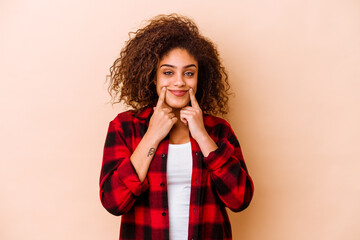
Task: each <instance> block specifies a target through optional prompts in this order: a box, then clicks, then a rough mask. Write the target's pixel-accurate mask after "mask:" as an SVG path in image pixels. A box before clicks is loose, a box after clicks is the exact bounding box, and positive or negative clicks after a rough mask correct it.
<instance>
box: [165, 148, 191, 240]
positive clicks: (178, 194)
mask: <svg viewBox="0 0 360 240" xmlns="http://www.w3.org/2000/svg"><path fill="white" fill-rule="evenodd" d="M166 174H167V187H168V205H169V221H170V223H169V224H170V226H169V233H170V240H184V239H187V237H188V230H189V229H188V228H189V205H190V190H191V175H192V155H191V144H190V142H188V143H185V144H169V151H168V158H167V170H166Z"/></svg>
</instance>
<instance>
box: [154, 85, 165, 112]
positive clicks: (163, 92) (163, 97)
mask: <svg viewBox="0 0 360 240" xmlns="http://www.w3.org/2000/svg"><path fill="white" fill-rule="evenodd" d="M165 93H166V87H163V88H162V89H161V92H160V95H159V99H158V101H157V104H156V107H160V106H161V105H162V104H163V103H164V100H165Z"/></svg>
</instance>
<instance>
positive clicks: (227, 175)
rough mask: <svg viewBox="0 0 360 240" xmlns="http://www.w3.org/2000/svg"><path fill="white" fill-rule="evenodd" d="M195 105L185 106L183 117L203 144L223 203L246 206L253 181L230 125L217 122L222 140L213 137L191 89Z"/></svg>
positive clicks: (234, 207)
mask: <svg viewBox="0 0 360 240" xmlns="http://www.w3.org/2000/svg"><path fill="white" fill-rule="evenodd" d="M190 100H191V106H187V107H185V108H183V109H182V110H181V112H180V120H181V121H182V122H184V123H185V124H187V125H188V126H189V130H190V133H191V135H192V137H193V138H194V139H195V140H196V142H197V143H198V144H199V147H200V150H201V152H202V154H203V156H204V163H205V165H206V167H207V168H208V170H209V173H210V177H211V180H212V183H213V185H214V186H215V189H216V191H217V193H218V195H219V198H220V199H221V200H222V201H223V203H224V204H225V205H226V206H227V207H228V208H230V209H231V210H233V211H241V210H243V209H245V208H246V207H247V206H248V205H249V203H250V201H251V198H252V196H253V188H254V186H253V182H252V180H251V178H250V176H249V174H248V172H247V169H246V165H245V162H244V160H243V156H242V153H241V149H240V145H239V143H238V140H237V138H236V136H235V134H234V132H233V131H232V129H231V127H230V125H229V124H228V123H226V122H224V123H220V122H219V123H217V127H219V126H221V129H217V132H218V133H220V134H221V135H222V136H221V137H220V139H219V141H217V142H216V143H215V141H214V140H213V139H212V138H211V137H210V135H209V134H208V132H207V131H206V129H205V126H204V120H203V115H202V111H201V109H200V106H199V104H198V102H197V100H196V98H195V93H194V91H190Z"/></svg>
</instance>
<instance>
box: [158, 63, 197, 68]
mask: <svg viewBox="0 0 360 240" xmlns="http://www.w3.org/2000/svg"><path fill="white" fill-rule="evenodd" d="M160 67H171V68H177V67H176V66H174V65H171V64H166V63H165V64H162V65H161V66H160ZM190 67H195V68H196V65H195V64H189V65H186V66H185V67H184V68H190Z"/></svg>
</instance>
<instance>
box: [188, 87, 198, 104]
mask: <svg viewBox="0 0 360 240" xmlns="http://www.w3.org/2000/svg"><path fill="white" fill-rule="evenodd" d="M189 92H190V101H191V106H192V107H196V108H199V107H200V106H199V103H198V101H197V100H196V97H195V92H194V89H192V88H190V90H189Z"/></svg>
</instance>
